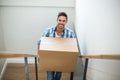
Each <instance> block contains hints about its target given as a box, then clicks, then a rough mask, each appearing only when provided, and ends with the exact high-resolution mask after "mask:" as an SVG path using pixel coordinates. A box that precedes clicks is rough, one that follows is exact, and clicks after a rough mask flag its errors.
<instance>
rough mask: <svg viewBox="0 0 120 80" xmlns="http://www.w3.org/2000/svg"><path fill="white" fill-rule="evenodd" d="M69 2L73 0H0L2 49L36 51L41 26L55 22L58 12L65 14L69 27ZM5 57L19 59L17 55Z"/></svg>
mask: <svg viewBox="0 0 120 80" xmlns="http://www.w3.org/2000/svg"><path fill="white" fill-rule="evenodd" d="M63 2H64V4H63ZM73 6H74V0H71V1H68V0H64V1H63V0H61V1H56V0H51V1H48V0H30V1H26V0H17V1H16V0H0V7H1V14H0V15H1V21H0V22H1V27H2V28H3V33H4V44H5V48H6V51H15V52H23V53H28V54H37V40H38V39H39V38H40V36H41V33H42V32H43V31H44V30H45V28H47V27H49V26H53V25H55V24H56V18H57V14H58V12H60V11H65V12H66V13H67V14H68V17H69V21H68V24H67V26H71V27H70V28H72V29H73V23H74V7H73ZM8 61H9V62H18V61H20V62H21V60H19V59H17V60H10V59H9V60H8Z"/></svg>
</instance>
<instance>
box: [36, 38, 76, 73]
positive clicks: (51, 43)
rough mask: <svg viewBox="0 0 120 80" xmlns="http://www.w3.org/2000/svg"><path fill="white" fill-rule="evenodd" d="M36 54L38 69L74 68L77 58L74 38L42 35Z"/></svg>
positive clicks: (63, 69)
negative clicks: (37, 55)
mask: <svg viewBox="0 0 120 80" xmlns="http://www.w3.org/2000/svg"><path fill="white" fill-rule="evenodd" d="M38 54H39V70H40V71H61V72H74V71H75V70H76V63H77V58H78V47H77V42H76V38H52V37H42V38H41V44H40V49H39V52H38Z"/></svg>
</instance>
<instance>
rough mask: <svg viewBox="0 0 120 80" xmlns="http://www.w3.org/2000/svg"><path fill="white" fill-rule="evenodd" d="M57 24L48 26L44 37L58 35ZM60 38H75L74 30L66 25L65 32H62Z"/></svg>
mask: <svg viewBox="0 0 120 80" xmlns="http://www.w3.org/2000/svg"><path fill="white" fill-rule="evenodd" d="M55 30H56V26H53V27H50V28H47V29H46V30H45V32H44V33H43V34H42V37H56V33H55ZM60 38H75V34H74V32H73V31H72V30H71V29H69V28H67V27H65V28H64V31H63V33H62V34H61V36H60ZM40 42H41V40H38V45H40Z"/></svg>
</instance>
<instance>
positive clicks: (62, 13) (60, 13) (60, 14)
mask: <svg viewBox="0 0 120 80" xmlns="http://www.w3.org/2000/svg"><path fill="white" fill-rule="evenodd" d="M60 16H65V17H66V20H68V17H67V14H66V13H65V12H59V13H58V16H57V19H58V18H59V17H60Z"/></svg>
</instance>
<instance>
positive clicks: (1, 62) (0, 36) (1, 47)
mask: <svg viewBox="0 0 120 80" xmlns="http://www.w3.org/2000/svg"><path fill="white" fill-rule="evenodd" d="M0 14H1V9H0ZM0 21H1V15H0ZM4 50H5V46H4V36H3V29H2V27H1V22H0V51H4ZM5 61H6V59H0V80H1V76H2V73H3V66H4V63H5Z"/></svg>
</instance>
